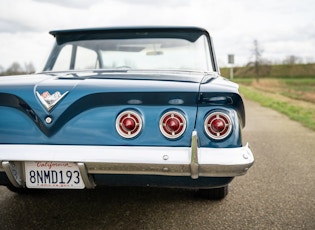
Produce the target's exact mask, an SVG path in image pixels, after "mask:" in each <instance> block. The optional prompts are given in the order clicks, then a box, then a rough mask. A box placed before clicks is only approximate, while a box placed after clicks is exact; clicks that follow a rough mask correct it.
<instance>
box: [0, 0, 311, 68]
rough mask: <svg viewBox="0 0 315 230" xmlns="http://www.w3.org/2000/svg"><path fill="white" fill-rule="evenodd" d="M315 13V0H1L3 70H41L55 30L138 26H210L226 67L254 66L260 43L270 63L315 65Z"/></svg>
mask: <svg viewBox="0 0 315 230" xmlns="http://www.w3.org/2000/svg"><path fill="white" fill-rule="evenodd" d="M314 9H315V1H314V0H299V1H297V0H276V1H275V0H1V3H0V66H2V68H4V69H6V68H8V67H9V66H10V65H11V64H12V63H13V62H15V61H16V62H19V63H20V64H21V65H24V64H25V63H30V62H32V63H33V64H34V66H35V68H36V70H37V71H40V70H41V68H42V66H43V65H44V62H45V60H46V58H47V56H48V53H49V52H50V50H51V48H52V45H53V42H54V39H53V37H52V36H51V35H49V34H48V32H49V31H50V30H56V29H69V28H86V27H107V26H133V25H163V26H164V25H181V26H182V25H187V26H199V27H204V28H205V29H207V30H208V31H209V32H210V34H211V35H212V37H213V40H214V43H215V50H216V53H217V57H218V62H219V64H220V65H221V66H222V65H227V55H228V54H234V55H235V62H236V65H244V64H246V63H247V62H249V61H250V60H251V58H252V56H253V55H252V49H253V41H254V40H255V39H256V40H257V41H258V44H259V46H260V48H261V49H262V50H263V52H262V57H263V58H265V59H268V60H270V61H281V60H283V59H285V58H286V57H287V56H289V55H295V56H298V57H300V58H301V59H302V60H303V61H304V62H310V61H313V62H315V10H314Z"/></svg>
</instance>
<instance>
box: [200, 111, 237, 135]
mask: <svg viewBox="0 0 315 230" xmlns="http://www.w3.org/2000/svg"><path fill="white" fill-rule="evenodd" d="M215 121H216V122H220V125H223V130H222V131H218V130H215V129H214V127H213V126H212V125H213V123H214V122H215ZM232 126H233V125H232V120H231V118H230V117H229V116H228V115H227V114H226V113H223V112H218V111H216V112H211V113H209V114H208V115H207V117H206V119H205V121H204V130H205V132H206V134H207V135H208V137H210V138H212V139H214V140H223V139H225V138H227V137H228V136H229V135H230V134H231V132H232Z"/></svg>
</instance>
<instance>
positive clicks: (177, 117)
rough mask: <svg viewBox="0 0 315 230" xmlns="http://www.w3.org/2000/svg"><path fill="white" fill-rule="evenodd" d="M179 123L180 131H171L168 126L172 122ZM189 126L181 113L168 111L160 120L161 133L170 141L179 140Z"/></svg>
mask: <svg viewBox="0 0 315 230" xmlns="http://www.w3.org/2000/svg"><path fill="white" fill-rule="evenodd" d="M170 119H172V121H173V122H175V123H176V122H178V129H176V130H171V129H170V128H169V127H168V126H167V123H168V122H171V120H170ZM186 126H187V121H186V118H185V116H184V115H183V114H182V113H181V112H179V111H174V110H172V111H168V112H166V113H164V114H163V115H162V117H161V119H160V131H161V133H162V134H163V136H164V137H166V138H169V139H177V138H179V137H181V136H182V135H183V134H184V132H185V130H186Z"/></svg>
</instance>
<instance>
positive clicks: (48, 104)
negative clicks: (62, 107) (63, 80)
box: [36, 91, 69, 112]
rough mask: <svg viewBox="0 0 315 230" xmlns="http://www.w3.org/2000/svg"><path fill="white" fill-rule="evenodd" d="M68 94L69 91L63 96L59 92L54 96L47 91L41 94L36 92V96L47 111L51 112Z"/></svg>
mask: <svg viewBox="0 0 315 230" xmlns="http://www.w3.org/2000/svg"><path fill="white" fill-rule="evenodd" d="M68 93H69V91H66V92H65V93H63V94H61V93H60V92H59V91H56V92H54V93H53V94H50V93H49V92H48V91H45V92H44V93H42V94H40V93H39V92H38V91H36V96H37V97H38V99H39V100H40V102H41V103H42V105H43V106H44V107H45V109H46V110H47V111H48V112H50V111H51V110H52V109H53V108H54V106H55V105H56V104H57V103H58V102H59V101H60V100H61V99H62V98H64V97H65V96H66V95H67V94H68Z"/></svg>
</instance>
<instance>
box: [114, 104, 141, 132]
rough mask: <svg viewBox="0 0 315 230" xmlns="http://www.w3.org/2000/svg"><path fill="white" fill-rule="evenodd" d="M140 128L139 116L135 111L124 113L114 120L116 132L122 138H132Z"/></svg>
mask: <svg viewBox="0 0 315 230" xmlns="http://www.w3.org/2000/svg"><path fill="white" fill-rule="evenodd" d="M141 128H142V119H141V116H140V115H139V114H138V113H137V112H135V111H130V110H128V111H124V112H122V113H120V114H119V115H118V117H117V118H116V130H117V132H118V133H119V135H120V136H122V137H125V138H133V137H135V136H137V135H138V134H139V133H140V131H141Z"/></svg>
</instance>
